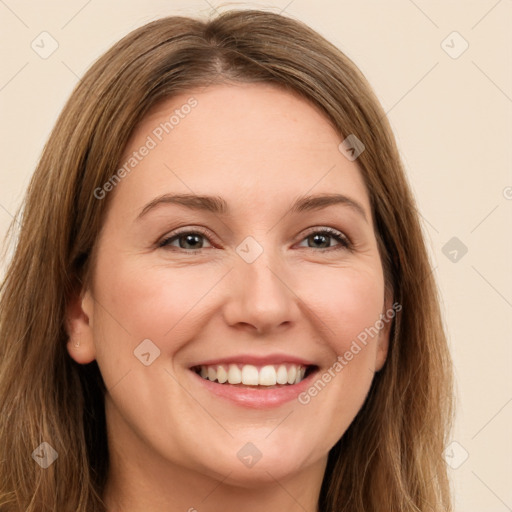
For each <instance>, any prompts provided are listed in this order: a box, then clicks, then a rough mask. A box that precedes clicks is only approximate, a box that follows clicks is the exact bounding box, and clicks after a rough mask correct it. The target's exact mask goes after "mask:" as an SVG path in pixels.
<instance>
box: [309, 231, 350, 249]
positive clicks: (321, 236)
mask: <svg viewBox="0 0 512 512" xmlns="http://www.w3.org/2000/svg"><path fill="white" fill-rule="evenodd" d="M333 239H334V240H336V241H337V242H338V244H337V245H334V246H332V245H331V242H332V240H333ZM303 240H305V241H307V243H308V245H307V247H308V248H317V249H333V250H338V249H349V248H350V241H349V239H348V238H347V237H346V236H345V235H344V234H343V233H342V232H341V231H338V230H336V229H332V228H322V229H317V230H316V231H311V232H310V233H309V235H308V236H307V237H306V238H304V239H303ZM309 243H311V244H312V245H309ZM302 247H304V246H302Z"/></svg>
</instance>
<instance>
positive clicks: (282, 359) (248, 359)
mask: <svg viewBox="0 0 512 512" xmlns="http://www.w3.org/2000/svg"><path fill="white" fill-rule="evenodd" d="M285 363H289V364H296V365H300V366H314V365H315V363H314V362H312V361H309V360H307V359H303V358H301V357H297V356H294V355H289V354H269V355H266V356H261V355H254V354H253V355H251V354H239V355H236V356H229V357H216V358H215V359H208V360H204V361H199V362H197V363H195V364H193V365H191V366H190V368H194V367H196V366H213V365H221V364H252V365H254V366H265V365H270V364H271V365H278V364H285Z"/></svg>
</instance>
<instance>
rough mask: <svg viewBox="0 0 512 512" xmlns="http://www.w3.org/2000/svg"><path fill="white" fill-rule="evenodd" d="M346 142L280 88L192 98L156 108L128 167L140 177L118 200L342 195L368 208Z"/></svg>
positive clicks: (222, 88)
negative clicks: (170, 195) (343, 147)
mask: <svg viewBox="0 0 512 512" xmlns="http://www.w3.org/2000/svg"><path fill="white" fill-rule="evenodd" d="M340 142H341V138H340V135H339V134H338V133H337V132H336V130H335V129H334V128H333V126H332V125H331V123H330V122H329V120H328V119H327V117H326V116H325V115H324V114H323V113H322V112H321V111H320V109H319V108H317V107H316V106H314V105H312V104H311V103H310V102H308V101H307V100H305V99H303V98H301V97H300V96H299V95H298V94H296V93H292V92H289V91H286V90H284V89H282V88H280V87H277V86H275V85H273V84H236V85H233V84H221V85H215V86H210V87H208V88H206V89H202V90H199V89H198V90H192V91H190V92H189V93H185V94H180V95H177V96H174V97H173V98H170V99H166V100H164V101H162V102H160V103H159V104H157V105H155V106H154V107H153V108H152V109H151V110H150V112H149V113H148V114H147V115H146V116H145V118H144V119H143V120H142V122H141V123H139V125H138V126H137V127H136V129H135V130H134V133H133V135H132V137H131V139H130V141H129V143H128V145H127V147H126V150H125V152H124V155H123V157H122V159H121V162H120V167H121V166H123V165H125V164H128V166H127V168H131V165H130V163H131V164H134V165H133V170H130V173H129V176H128V178H127V179H124V180H123V182H122V183H121V184H120V186H119V187H117V188H118V189H119V190H117V191H116V194H117V193H122V195H123V196H124V197H125V198H126V199H128V200H131V201H132V202H133V204H138V203H140V202H141V200H150V199H152V197H154V196H155V194H156V192H158V193H160V194H162V193H166V192H173V191H179V192H186V193H190V192H195V193H201V194H206V193H208V194H216V195H219V196H225V195H227V196H230V195H231V196H232V199H234V198H235V196H236V198H239V199H241V200H246V199H251V201H253V202H256V203H259V205H260V206H266V205H267V204H268V201H270V200H272V199H275V200H279V199H280V198H281V199H282V197H283V194H286V195H290V196H298V195H306V194H307V193H308V192H311V193H320V192H341V193H351V194H353V195H356V196H358V199H359V201H361V202H363V203H365V204H366V206H368V198H367V193H366V187H365V186H364V183H363V179H362V176H361V173H360V170H359V167H358V165H357V163H356V162H353V161H350V160H348V159H347V158H346V157H345V156H344V155H343V154H342V153H341V152H340V151H339V149H338V146H339V144H340ZM144 148H149V149H144ZM141 153H144V156H141ZM134 159H135V160H134ZM228 201H229V198H228ZM253 206H256V204H253Z"/></svg>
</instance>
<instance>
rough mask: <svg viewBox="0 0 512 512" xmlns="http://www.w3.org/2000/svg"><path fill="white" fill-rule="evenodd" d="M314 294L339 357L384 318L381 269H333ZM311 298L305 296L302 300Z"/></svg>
mask: <svg viewBox="0 0 512 512" xmlns="http://www.w3.org/2000/svg"><path fill="white" fill-rule="evenodd" d="M314 290H315V291H314V292H310V293H309V295H310V297H311V301H312V302H313V303H314V305H315V310H316V311H315V313H317V315H318V316H319V317H320V318H321V320H322V321H323V323H324V324H325V326H326V327H327V328H328V330H327V332H328V339H329V340H330V345H331V348H332V349H333V350H334V351H335V352H336V353H337V354H338V355H339V354H343V353H344V352H345V351H347V350H349V349H350V346H351V344H352V341H354V340H356V339H358V337H360V338H364V334H363V333H365V332H366V333H368V331H371V332H374V331H373V330H372V328H374V327H375V324H376V323H377V321H378V320H379V318H380V314H381V313H382V310H383V306H384V282H383V276H382V274H381V273H380V272H379V271H378V268H377V267H375V268H374V267H372V268H367V269H361V268H359V269H356V268H352V269H349V268H343V269H330V272H329V274H328V275H326V276H325V277H324V278H323V279H318V278H317V279H316V283H315V287H314ZM307 296H308V294H307V293H303V294H302V295H301V297H304V300H306V297H307Z"/></svg>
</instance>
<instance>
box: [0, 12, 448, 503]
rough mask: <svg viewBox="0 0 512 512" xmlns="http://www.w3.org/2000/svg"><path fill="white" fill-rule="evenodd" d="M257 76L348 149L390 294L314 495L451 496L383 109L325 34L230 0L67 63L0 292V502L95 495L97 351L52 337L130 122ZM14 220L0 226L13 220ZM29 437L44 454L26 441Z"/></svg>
mask: <svg viewBox="0 0 512 512" xmlns="http://www.w3.org/2000/svg"><path fill="white" fill-rule="evenodd" d="M237 81H239V82H272V83H274V84H278V85H280V86H282V87H284V88H287V89H288V90H291V91H295V92H298V93H299V94H301V95H302V96H303V97H304V98H306V99H308V100H309V101H311V102H312V103H313V104H315V105H316V106H318V107H319V108H320V109H321V110H322V111H323V112H324V113H325V116H326V119H328V120H329V121H330V122H331V123H332V124H333V126H334V127H335V129H336V130H337V131H338V132H339V134H340V137H341V139H340V140H342V139H343V138H345V137H346V136H347V135H349V134H356V136H357V137H358V138H359V139H360V140H361V141H363V143H364V145H365V151H364V152H363V153H362V154H361V155H360V156H359V158H358V159H357V162H358V165H359V168H360V170H361V173H362V176H363V177H364V180H365V183H366V186H367V189H368V192H369V196H370V200H371V205H372V214H373V217H374V220H375V226H376V227H375V229H376V236H377V239H378V242H379V250H380V253H381V257H382V260H383V264H384V268H385V275H386V276H385V277H386V281H387V286H388V288H389V289H391V290H393V299H394V301H395V302H398V303H399V304H400V305H401V306H402V310H401V312H400V313H399V314H398V315H397V316H396V318H395V319H394V323H393V326H392V330H391V340H390V350H389V353H388V359H387V362H386V364H385V366H384V368H383V369H382V370H381V371H380V372H378V373H377V374H376V375H375V378H374V381H373V383H372V386H371V389H370V393H369V395H368V397H367V400H366V402H365V404H364V406H363V408H362V409H361V411H360V412H359V413H358V415H357V416H356V418H355V420H354V421H353V423H352V424H351V425H350V427H349V429H348V430H347V432H346V433H345V434H344V435H343V437H342V438H341V440H340V441H339V442H338V443H337V444H336V445H335V447H334V448H333V449H332V450H331V452H330V453H329V460H328V466H327V471H326V473H325V477H324V481H323V486H322V489H321V495H320V501H319V507H320V510H321V511H323V512H324V511H325V512H326V511H329V512H330V511H350V512H363V511H364V512H371V511H383V510H385V511H389V512H391V511H393V512H395V511H396V512H398V511H400V512H406V511H407V512H412V511H436V512H440V511H443V512H445V511H448V510H451V504H450V492H449V482H448V479H447V472H446V467H445V463H444V460H443V456H442V454H443V449H444V445H445V442H446V437H447V433H448V432H449V428H450V425H451V418H452V380H451V379H452V374H451V361H450V356H449V353H448V350H447V344H446V339H445V334H444V331H443V325H442V321H441V315H440V310H439V300H438V297H437V291H436V285H435V282H434V280H433V276H432V272H431V268H430V265H429V260H428V256H427V251H426V249H425V244H424V240H423V235H422V231H421V227H420V224H419V220H418V214H417V212H416V207H415V203H414V199H413V197H412V195H411V192H410V188H409V186H408V184H407V181H406V178H405V176H404V171H403V167H402V164H401V161H400V157H399V153H398V150H397V147H396V143H395V140H394V137H393V134H392V131H391V129H390V126H389V123H388V120H387V118H386V115H385V113H384V112H383V110H382V107H381V106H380V104H379V102H378V100H377V98H376V97H375V95H374V93H373V92H372V90H371V88H370V86H369V85H368V83H367V81H366V79H365V78H364V76H363V75H362V74H361V72H360V71H359V70H358V69H357V67H356V66H355V65H354V64H353V63H352V61H351V60H350V59H349V58H348V57H347V56H345V55H344V54H343V53H342V52H341V51H340V50H339V49H337V48H336V47H335V46H333V45H332V44H331V43H329V42H328V41H326V40H325V39H324V38H322V37H321V36H320V35H318V34H317V33H316V32H314V31H313V30H311V29H310V28H308V27H307V26H305V25H304V24H302V23H301V22H298V21H295V20H292V19H290V18H288V17H285V16H281V15H277V14H273V13H269V12H262V11H257V10H243V11H228V12H225V13H223V14H221V15H219V16H218V17H216V18H214V19H212V20H209V21H200V20H195V19H191V18H185V17H176V16H173V17H167V18H163V19H160V20H157V21H154V22H152V23H149V24H147V25H146V26H143V27H141V28H139V29H137V30H135V31H133V32H131V33H130V34H128V35H127V36H126V37H124V38H123V39H122V40H121V41H119V42H118V43H117V44H115V45H114V46H113V47H112V48H111V49H110V50H109V51H108V52H107V53H106V54H105V55H103V56H102V57H101V58H100V59H99V60H98V61H97V62H96V63H95V64H94V65H93V66H92V67H91V68H90V69H89V71H88V72H87V73H86V74H85V76H84V77H83V78H82V80H80V82H79V84H78V85H77V87H76V88H75V90H74V92H73V93H72V95H71V97H70V99H69V100H68V102H67V104H66V106H65V108H64V109H63V111H62V113H61V115H60V117H59V119H58V121H57V123H56V126H55V128H54V130H53V132H52V134H51V136H50V138H49V140H48V142H47V144H46V146H45V148H44V151H43V154H42V156H41V159H40V162H39V165H38V167H37V169H36V171H35V173H34V175H33V178H32V180H31V183H30V185H29V188H28V191H27V195H26V198H25V202H24V205H23V206H24V208H23V210H22V211H21V210H20V212H19V214H18V216H17V220H16V222H19V224H20V228H19V233H17V234H16V237H17V240H16V247H15V251H14V256H13V257H12V260H11V262H10V266H9V267H8V270H7V273H6V277H5V280H4V282H3V284H2V287H1V297H0V301H1V302H0V438H1V444H0V509H1V510H2V511H6V512H11V511H16V512H19V511H27V512H36V511H37V512H41V511H43V510H44V511H55V512H57V511H58V512H63V511H74V512H99V511H104V510H105V506H104V504H103V502H102V499H101V497H102V493H103V489H104V485H105V482H106V478H107V473H108V469H109V466H108V446H107V441H106V430H105V416H104V401H103V396H104V392H105V389H104V385H103V381H102V379H101V375H100V373H99V369H98V366H97V364H96V363H95V362H93V363H90V364H88V365H79V364H77V363H76V362H74V361H73V360H72V359H71V357H69V355H68V353H67V351H66V342H67V339H68V335H67V334H66V328H65V311H66V306H67V304H68V301H69V298H70V297H71V296H72V294H74V293H77V292H79V290H80V288H81V284H83V283H87V282H88V277H89V273H90V271H91V268H92V266H93V264H94V262H93V260H92V257H91V256H92V255H93V249H94V247H95V242H96V240H97V238H98V234H99V232H100V229H101V226H102V222H103V218H104V214H105V211H106V208H107V206H108V204H109V195H108V194H107V197H105V198H104V199H103V200H98V199H97V198H96V197H95V194H94V191H95V189H97V188H98V187H102V186H103V184H104V183H105V182H107V181H108V180H109V179H110V178H111V177H112V175H113V174H114V173H115V171H116V169H117V168H118V167H117V166H118V165H119V162H120V159H121V157H122V153H123V150H124V148H125V146H126V144H127V141H128V139H129V137H130V135H131V133H132V131H133V129H134V127H135V126H136V125H137V123H139V122H140V121H141V119H142V118H143V116H144V115H145V113H146V112H147V111H148V110H149V109H150V108H151V107H152V106H154V105H155V104H156V102H158V101H160V100H162V99H164V98H169V97H171V96H173V95H176V94H178V93H183V92H187V91H190V90H192V89H193V88H197V87H201V86H207V85H208V84H210V83H225V82H237ZM15 228H16V224H15V223H14V222H13V225H12V227H11V229H12V236H13V237H14V235H15ZM43 441H45V442H48V443H49V444H50V445H51V446H52V447H53V448H54V449H55V450H56V452H57V453H58V460H57V462H56V463H54V464H52V465H51V466H50V467H48V468H47V469H42V468H41V467H40V466H39V465H38V464H36V463H35V462H34V460H33V458H32V457H31V454H32V452H33V450H35V449H36V447H38V446H39V445H40V444H41V443H42V442H43Z"/></svg>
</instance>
